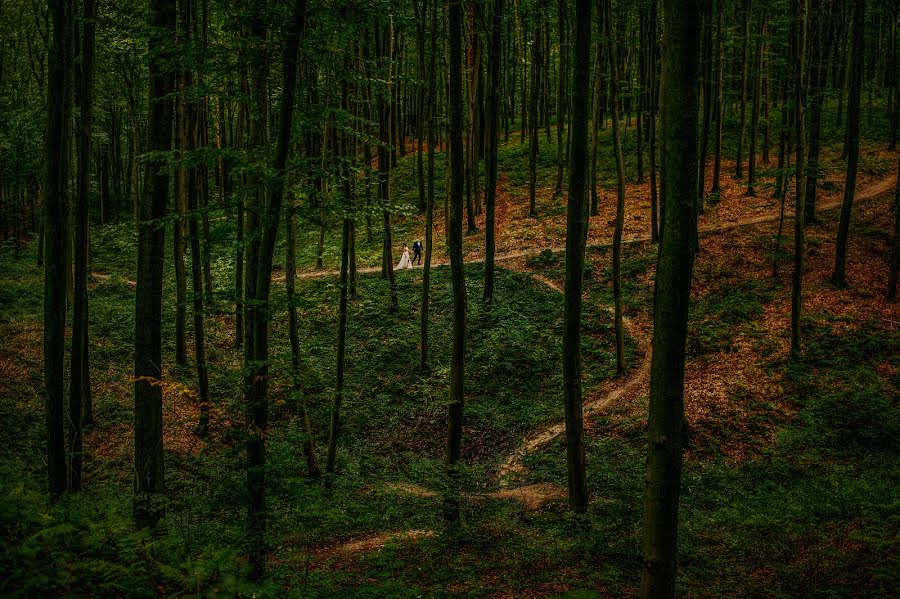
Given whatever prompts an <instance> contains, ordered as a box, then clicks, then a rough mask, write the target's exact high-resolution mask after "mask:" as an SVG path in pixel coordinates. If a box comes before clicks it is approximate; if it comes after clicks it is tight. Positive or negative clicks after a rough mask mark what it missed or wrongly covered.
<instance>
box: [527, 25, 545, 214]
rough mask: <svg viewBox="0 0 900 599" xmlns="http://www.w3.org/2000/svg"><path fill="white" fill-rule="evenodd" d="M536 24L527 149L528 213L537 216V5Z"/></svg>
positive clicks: (532, 51) (532, 54)
mask: <svg viewBox="0 0 900 599" xmlns="http://www.w3.org/2000/svg"><path fill="white" fill-rule="evenodd" d="M537 11H538V16H537V19H538V24H537V26H535V29H534V42H533V43H532V45H531V102H530V107H529V110H530V116H529V131H528V135H529V144H530V145H529V149H528V191H529V195H528V201H529V204H528V206H529V208H528V215H529V216H532V217H535V216H537V199H536V193H537V189H536V188H537V158H538V129H539V128H540V125H541V124H540V110H539V106H540V91H541V88H540V85H541V84H540V80H541V64H542V62H543V58H542V57H541V48H542V47H543V45H544V44H543V42H542V41H541V30H542V26H541V16H540V8H539V7H538V9H537Z"/></svg>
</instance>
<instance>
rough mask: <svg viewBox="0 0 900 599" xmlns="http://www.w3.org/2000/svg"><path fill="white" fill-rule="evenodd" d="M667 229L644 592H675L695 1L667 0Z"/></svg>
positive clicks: (693, 176) (691, 217) (656, 321)
mask: <svg viewBox="0 0 900 599" xmlns="http://www.w3.org/2000/svg"><path fill="white" fill-rule="evenodd" d="M663 7H664V11H665V13H664V14H665V18H664V20H663V22H664V36H665V52H664V57H663V78H664V81H665V91H666V93H665V95H664V96H662V97H663V100H664V101H663V111H664V113H665V117H664V119H665V126H664V128H663V139H664V140H665V158H664V160H665V161H666V163H667V164H666V167H665V178H664V179H663V184H664V185H665V187H666V193H665V198H666V201H665V206H664V210H665V218H664V223H663V226H664V227H665V231H664V233H663V235H662V239H661V247H660V251H659V257H658V259H657V267H656V273H657V274H656V289H655V291H654V307H653V357H652V358H651V360H652V361H651V367H650V411H649V425H648V427H649V433H648V440H649V444H648V458H647V478H646V481H647V486H646V493H645V496H644V518H643V524H642V531H641V553H642V559H643V567H642V572H641V589H640V595H641V597H644V598H647V597H666V598H669V597H674V595H675V574H676V564H677V548H678V535H677V530H678V500H679V491H680V487H681V453H682V441H683V434H682V433H683V431H682V428H683V422H684V361H685V341H686V339H687V320H688V305H689V300H690V289H691V277H692V274H693V262H694V249H695V245H696V242H695V239H694V237H695V235H696V231H697V227H696V218H697V215H696V213H695V206H696V195H697V172H698V171H697V125H698V123H697V120H698V119H697V97H696V90H697V84H698V81H697V78H698V75H699V73H698V69H697V63H698V61H697V58H698V53H699V50H700V47H699V38H700V36H699V34H700V32H699V30H698V24H699V21H700V18H699V17H700V15H699V10H698V4H697V3H695V2H679V1H678V0H664V2H663Z"/></svg>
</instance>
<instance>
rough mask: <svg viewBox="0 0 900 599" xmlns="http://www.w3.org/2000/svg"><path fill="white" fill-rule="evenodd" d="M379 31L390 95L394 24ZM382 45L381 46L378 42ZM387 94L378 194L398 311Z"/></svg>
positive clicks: (381, 101)
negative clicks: (392, 233) (392, 225)
mask: <svg viewBox="0 0 900 599" xmlns="http://www.w3.org/2000/svg"><path fill="white" fill-rule="evenodd" d="M377 38H378V34H377V32H376V55H377V56H378V57H379V58H387V62H388V73H387V82H388V92H387V93H388V94H390V93H391V88H392V77H391V72H392V68H391V61H392V57H393V54H394V51H393V47H394V41H393V40H394V27H393V25H392V24H391V25H388V26H387V27H385V28H384V36H383V38H382V39H381V40H378V39H377ZM379 44H380V45H379ZM384 96H385V94H383V93H382V94H380V95H379V96H378V116H379V129H380V133H381V142H382V143H381V145H379V146H378V195H379V199H380V200H381V208H382V219H383V226H384V246H383V248H382V261H383V264H384V271H385V273H386V274H387V278H388V281H389V282H390V288H391V290H390V303H389V311H390V312H391V314H393V313H394V312H396V311H397V282H396V279H395V278H394V255H393V248H392V247H391V246H392V244H393V239H392V236H391V165H390V151H389V150H388V146H389V145H390V143H391V128H390V125H391V103H390V101H388V100H386V99H385V97H384Z"/></svg>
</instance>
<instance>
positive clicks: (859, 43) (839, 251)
mask: <svg viewBox="0 0 900 599" xmlns="http://www.w3.org/2000/svg"><path fill="white" fill-rule="evenodd" d="M865 13H866V2H865V0H856V9H855V10H854V12H853V50H852V58H853V62H852V64H851V65H850V92H849V98H848V99H847V143H846V145H845V148H846V154H847V178H846V181H845V183H844V202H843V204H842V205H841V218H840V221H839V222H838V232H837V242H836V244H835V253H834V273H833V274H832V275H831V282H832V283H834V284H835V285H838V286H844V285H846V284H847V279H846V275H845V273H844V269H845V265H846V261H847V238H848V237H849V235H850V214H851V211H852V210H853V197H854V195H856V172H857V168H858V166H859V112H860V92H861V88H862V75H863V53H864V51H865V44H864V39H863V35H864V33H863V32H864V29H865Z"/></svg>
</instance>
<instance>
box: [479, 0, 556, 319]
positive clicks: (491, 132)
mask: <svg viewBox="0 0 900 599" xmlns="http://www.w3.org/2000/svg"><path fill="white" fill-rule="evenodd" d="M502 24H503V0H494V15H493V26H492V31H491V53H490V57H489V60H490V78H491V83H490V91H489V95H488V111H487V112H488V115H487V117H488V122H487V140H486V141H487V159H486V164H485V166H486V167H487V169H486V170H487V172H486V173H485V175H486V179H487V185H486V186H485V190H484V203H485V217H484V228H485V233H484V297H483V299H484V303H486V304H490V303H492V302H493V301H494V253H495V251H496V247H495V241H494V228H495V223H494V218H495V217H494V212H495V204H496V198H497V150H498V148H497V146H498V139H497V119H498V117H499V112H500V76H501V68H502V67H501V64H502V58H503V57H502V56H501V54H500V52H501V46H500V31H501V30H500V27H501V25H502ZM560 172H562V170H560Z"/></svg>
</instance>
